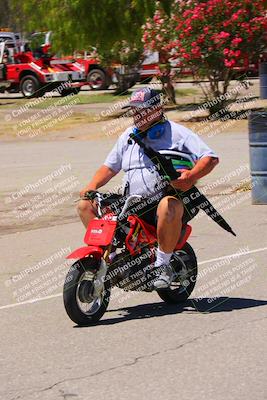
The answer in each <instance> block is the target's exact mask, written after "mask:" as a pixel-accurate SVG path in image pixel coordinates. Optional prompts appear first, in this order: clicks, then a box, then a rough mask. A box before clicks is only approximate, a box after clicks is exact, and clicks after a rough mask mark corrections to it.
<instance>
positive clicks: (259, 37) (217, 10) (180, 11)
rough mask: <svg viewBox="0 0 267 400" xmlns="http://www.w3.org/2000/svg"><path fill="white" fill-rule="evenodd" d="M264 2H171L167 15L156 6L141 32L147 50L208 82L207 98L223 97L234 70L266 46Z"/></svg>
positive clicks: (260, 0) (258, 0)
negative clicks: (162, 53) (177, 63)
mask: <svg viewBox="0 0 267 400" xmlns="http://www.w3.org/2000/svg"><path fill="white" fill-rule="evenodd" d="M266 32H267V13H266V7H265V1H264V0H255V1H251V0H231V1H230V0H206V1H204V0H203V1H201V0H175V1H174V2H173V4H172V8H171V14H170V15H169V16H167V15H166V14H164V12H163V11H162V9H161V6H160V2H158V3H157V10H156V12H155V15H154V17H153V18H151V19H149V20H147V23H146V24H145V25H144V27H143V42H144V44H145V47H146V48H149V49H151V50H158V51H162V52H164V54H165V57H167V58H169V59H170V58H172V57H173V58H178V59H179V62H180V65H181V66H186V67H187V68H188V67H190V68H191V70H192V73H193V75H195V76H196V77H204V76H205V77H207V78H208V79H209V91H208V92H207V91H205V96H206V99H211V98H213V97H217V96H220V95H221V94H225V93H226V92H227V89H228V86H229V82H230V80H231V78H232V76H233V67H240V66H241V67H242V66H244V63H245V61H248V59H250V60H252V59H255V58H257V57H258V56H259V55H260V53H261V52H262V50H263V49H264V48H265V47H266V46H267V44H266V42H267V40H266V35H265V33H266Z"/></svg>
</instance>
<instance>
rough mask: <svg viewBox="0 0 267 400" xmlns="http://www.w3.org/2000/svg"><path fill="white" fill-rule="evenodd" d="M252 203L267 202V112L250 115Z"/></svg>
mask: <svg viewBox="0 0 267 400" xmlns="http://www.w3.org/2000/svg"><path fill="white" fill-rule="evenodd" d="M249 154H250V170H251V179H252V204H267V112H266V111H262V112H260V111H254V112H252V113H251V114H250V115H249Z"/></svg>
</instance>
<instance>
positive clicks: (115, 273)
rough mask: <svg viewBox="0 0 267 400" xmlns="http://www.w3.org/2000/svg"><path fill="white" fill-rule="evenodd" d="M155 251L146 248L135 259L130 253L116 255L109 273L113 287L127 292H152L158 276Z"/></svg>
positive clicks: (124, 252)
mask: <svg viewBox="0 0 267 400" xmlns="http://www.w3.org/2000/svg"><path fill="white" fill-rule="evenodd" d="M155 250H156V249H155V248H154V247H151V248H150V247H148V246H146V247H143V248H142V249H141V251H140V253H139V254H136V255H135V256H134V257H133V256H132V255H130V254H129V252H128V251H122V252H121V253H120V254H118V255H116V256H115V258H114V259H113V262H112V264H111V266H110V267H109V272H108V275H109V277H110V279H111V282H112V285H116V286H118V287H119V288H121V289H123V290H125V291H129V290H131V291H151V290H152V282H153V278H154V277H155V275H156V271H155V268H154V261H155Z"/></svg>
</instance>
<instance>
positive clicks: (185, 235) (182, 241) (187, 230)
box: [175, 224, 192, 250]
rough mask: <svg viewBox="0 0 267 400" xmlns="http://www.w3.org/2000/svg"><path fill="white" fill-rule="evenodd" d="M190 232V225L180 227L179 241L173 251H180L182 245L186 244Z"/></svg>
mask: <svg viewBox="0 0 267 400" xmlns="http://www.w3.org/2000/svg"><path fill="white" fill-rule="evenodd" d="M191 232H192V227H191V225H187V224H186V225H183V227H182V232H181V236H180V239H179V241H178V243H177V245H176V247H175V250H180V249H182V248H183V247H184V245H185V244H186V242H187V239H188V238H189V236H190V234H191Z"/></svg>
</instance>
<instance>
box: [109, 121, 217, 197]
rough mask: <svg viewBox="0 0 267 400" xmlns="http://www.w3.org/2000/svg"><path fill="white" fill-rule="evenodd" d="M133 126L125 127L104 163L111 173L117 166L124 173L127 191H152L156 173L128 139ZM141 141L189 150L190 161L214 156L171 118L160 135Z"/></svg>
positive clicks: (187, 130)
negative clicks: (127, 185) (127, 186)
mask: <svg viewBox="0 0 267 400" xmlns="http://www.w3.org/2000/svg"><path fill="white" fill-rule="evenodd" d="M133 128H134V127H133V126H131V127H129V128H128V129H126V131H125V132H124V133H122V135H121V136H120V137H119V139H118V140H117V142H116V144H115V145H114V147H113V149H112V150H111V152H110V153H109V154H108V156H107V158H106V160H105V162H104V165H106V166H107V167H109V168H111V169H112V170H113V171H115V172H119V171H120V170H121V169H122V170H123V171H124V172H125V175H124V184H126V182H128V184H129V188H128V190H129V192H128V193H129V194H141V195H149V194H153V193H154V192H155V185H156V183H157V182H158V181H159V174H158V172H157V171H156V169H155V166H154V164H153V162H152V161H151V160H150V159H149V158H148V157H147V156H146V155H145V154H144V150H143V149H141V148H140V147H139V145H138V144H136V143H135V142H133V140H129V135H130V133H132V132H133ZM143 141H144V143H145V144H147V145H148V146H150V147H152V148H153V149H154V150H157V151H158V150H178V151H183V152H187V153H190V155H191V157H192V158H193V160H194V161H197V160H200V159H201V158H203V157H206V156H209V157H215V158H218V156H217V155H216V154H215V153H214V151H212V150H211V149H210V148H209V147H208V146H207V145H206V143H204V142H203V140H202V139H200V138H199V137H198V136H197V135H196V134H195V133H193V132H192V131H191V130H190V129H188V128H185V127H184V126H182V125H179V124H176V123H175V122H172V121H166V122H165V123H164V133H163V135H162V136H161V137H160V138H157V139H150V138H149V137H148V136H147V137H146V138H145V139H143Z"/></svg>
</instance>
